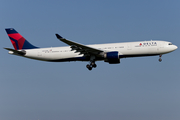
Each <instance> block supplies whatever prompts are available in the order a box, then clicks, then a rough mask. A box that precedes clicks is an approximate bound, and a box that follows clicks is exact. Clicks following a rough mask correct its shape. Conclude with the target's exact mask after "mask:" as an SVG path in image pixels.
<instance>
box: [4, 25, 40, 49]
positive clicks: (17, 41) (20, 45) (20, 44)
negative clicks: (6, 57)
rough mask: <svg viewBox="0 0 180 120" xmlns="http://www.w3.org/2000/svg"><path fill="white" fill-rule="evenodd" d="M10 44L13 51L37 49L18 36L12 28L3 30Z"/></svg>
mask: <svg viewBox="0 0 180 120" xmlns="http://www.w3.org/2000/svg"><path fill="white" fill-rule="evenodd" d="M5 30H6V32H7V34H8V36H9V39H10V40H11V43H12V44H13V46H14V49H15V50H21V49H35V48H38V47H36V46H34V45H32V44H31V43H29V42H28V41H27V40H26V39H25V38H24V37H23V36H22V35H20V34H19V33H18V32H17V31H16V30H15V29H14V28H7V29H5Z"/></svg>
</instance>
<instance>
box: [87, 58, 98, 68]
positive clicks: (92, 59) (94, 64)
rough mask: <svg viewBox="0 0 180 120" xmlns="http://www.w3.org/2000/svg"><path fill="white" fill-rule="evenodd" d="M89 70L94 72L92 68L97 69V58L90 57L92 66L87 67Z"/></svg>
mask: <svg viewBox="0 0 180 120" xmlns="http://www.w3.org/2000/svg"><path fill="white" fill-rule="evenodd" d="M86 67H87V69H89V70H92V68H96V67H97V65H96V63H95V56H90V64H87V65H86Z"/></svg>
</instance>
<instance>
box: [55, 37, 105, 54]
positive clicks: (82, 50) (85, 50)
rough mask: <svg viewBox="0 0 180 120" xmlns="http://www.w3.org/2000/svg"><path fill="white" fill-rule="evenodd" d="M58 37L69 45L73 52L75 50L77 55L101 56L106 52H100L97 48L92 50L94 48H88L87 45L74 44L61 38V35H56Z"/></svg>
mask: <svg viewBox="0 0 180 120" xmlns="http://www.w3.org/2000/svg"><path fill="white" fill-rule="evenodd" d="M56 37H57V38H58V39H59V40H60V41H62V42H64V43H66V44H68V45H69V46H71V50H72V51H73V50H75V53H77V52H79V53H80V54H84V55H95V56H97V55H99V54H100V53H101V52H104V51H102V50H99V49H96V48H92V47H89V46H86V45H83V44H80V43H76V42H73V41H70V40H67V39H65V38H63V37H61V36H60V35H58V34H56Z"/></svg>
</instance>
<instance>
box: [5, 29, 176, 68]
mask: <svg viewBox="0 0 180 120" xmlns="http://www.w3.org/2000/svg"><path fill="white" fill-rule="evenodd" d="M5 30H6V32H7V34H8V36H9V38H10V41H11V43H12V45H13V46H14V49H12V48H4V49H6V50H9V54H12V55H18V56H22V57H26V58H30V59H35V60H41V61H49V62H67V61H89V62H90V63H89V64H87V65H86V67H87V68H88V69H89V70H92V68H96V67H97V65H96V63H95V62H96V61H104V62H107V63H109V64H118V63H120V59H122V58H128V57H142V56H155V55H159V62H161V61H162V58H161V56H162V55H163V54H166V53H170V52H172V51H174V50H176V49H177V48H178V47H177V46H176V45H173V44H172V43H171V42H167V41H160V40H150V41H139V42H123V43H109V44H94V45H83V44H80V43H77V42H73V41H70V40H67V39H65V38H63V37H62V36H60V35H59V34H55V35H56V37H57V39H59V40H60V41H62V42H64V43H66V44H67V45H69V46H67V47H49V48H40V47H36V46H34V45H32V44H31V43H30V42H28V41H27V40H26V39H25V38H24V37H23V36H22V35H20V34H19V33H18V32H17V31H16V30H15V29H14V28H7V29H5Z"/></svg>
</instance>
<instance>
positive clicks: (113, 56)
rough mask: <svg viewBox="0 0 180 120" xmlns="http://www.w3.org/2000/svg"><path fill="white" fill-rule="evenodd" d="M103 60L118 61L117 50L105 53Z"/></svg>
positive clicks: (113, 62)
mask: <svg viewBox="0 0 180 120" xmlns="http://www.w3.org/2000/svg"><path fill="white" fill-rule="evenodd" d="M104 62H109V64H117V63H120V58H119V53H118V52H117V51H115V52H107V53H105V54H104Z"/></svg>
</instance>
